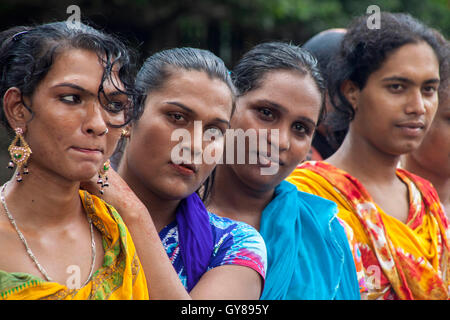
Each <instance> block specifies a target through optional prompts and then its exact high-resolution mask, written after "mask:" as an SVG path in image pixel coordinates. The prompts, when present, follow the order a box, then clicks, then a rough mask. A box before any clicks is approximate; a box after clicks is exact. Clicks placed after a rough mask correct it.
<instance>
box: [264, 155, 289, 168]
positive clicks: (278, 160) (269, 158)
mask: <svg viewBox="0 0 450 320" xmlns="http://www.w3.org/2000/svg"><path fill="white" fill-rule="evenodd" d="M261 158H262V159H264V160H266V161H268V163H267V166H269V165H270V164H278V165H280V166H284V161H282V160H281V159H275V158H271V157H267V156H265V155H262V154H258V160H259V159H261ZM258 162H259V161H258ZM261 165H263V166H264V165H266V164H261Z"/></svg>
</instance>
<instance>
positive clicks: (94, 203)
mask: <svg viewBox="0 0 450 320" xmlns="http://www.w3.org/2000/svg"><path fill="white" fill-rule="evenodd" d="M80 197H81V200H82V203H83V206H84V209H85V211H86V213H87V214H88V215H89V217H90V218H91V219H92V222H93V224H94V226H95V227H96V228H97V229H98V230H99V231H100V232H101V234H102V237H103V249H104V251H105V256H104V259H103V265H102V267H101V268H100V269H98V270H97V271H96V272H94V274H93V275H92V279H91V281H89V282H88V283H87V284H86V285H85V286H84V287H82V288H80V289H69V288H68V287H67V286H65V285H63V284H59V283H56V282H47V281H45V280H43V279H41V278H39V277H37V276H34V275H31V274H27V273H19V272H13V273H7V272H4V271H0V298H1V299H10V300H37V299H45V300H60V299H64V300H90V299H92V300H106V299H119V300H128V299H148V291H147V284H146V280H145V276H144V271H143V269H142V267H141V264H140V261H139V258H138V256H137V254H136V250H135V248H134V244H133V241H132V239H131V236H130V233H129V232H128V229H127V228H126V226H125V224H124V223H123V221H122V218H121V217H120V216H119V214H118V213H117V211H116V210H115V209H114V208H113V207H112V206H110V205H108V204H106V203H105V202H104V201H102V200H101V199H99V198H98V197H96V196H93V195H90V194H89V193H88V192H86V191H83V190H80ZM68 277H70V275H69V274H68Z"/></svg>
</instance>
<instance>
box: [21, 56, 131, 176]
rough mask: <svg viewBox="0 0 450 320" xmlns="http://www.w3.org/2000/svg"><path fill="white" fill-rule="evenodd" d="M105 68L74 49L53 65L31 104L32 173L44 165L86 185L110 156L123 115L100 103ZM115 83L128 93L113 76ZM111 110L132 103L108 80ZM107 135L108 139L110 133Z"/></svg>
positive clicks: (27, 136)
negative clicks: (105, 107)
mask: <svg viewBox="0 0 450 320" xmlns="http://www.w3.org/2000/svg"><path fill="white" fill-rule="evenodd" d="M103 70H104V67H103V65H102V64H101V63H100V62H99V58H98V56H97V54H96V53H94V52H91V51H87V50H81V49H71V50H66V51H63V52H62V53H60V54H58V55H57V57H56V59H55V60H54V63H53V65H52V67H51V69H50V70H49V72H48V73H47V75H46V76H45V77H44V79H43V80H42V81H41V82H40V83H39V84H38V86H37V87H36V89H35V92H34V93H33V95H32V97H31V99H28V98H26V97H25V101H26V103H27V104H28V105H29V106H30V107H31V109H32V110H33V117H32V119H31V120H30V121H29V122H28V123H27V124H26V132H25V139H26V141H27V142H28V144H29V145H30V148H31V150H32V155H31V157H30V160H29V167H30V172H33V170H34V169H33V167H32V166H34V167H36V166H39V167H42V168H44V169H45V170H47V171H48V172H53V173H56V174H58V175H60V176H63V177H65V178H66V179H69V180H73V181H82V180H86V179H89V178H91V177H92V176H94V175H95V174H96V173H97V171H98V170H99V168H100V167H101V165H102V164H103V163H104V162H105V161H106V160H107V159H108V158H109V157H110V156H111V154H112V153H113V151H114V148H115V146H116V143H117V141H118V139H119V137H120V129H115V128H112V127H108V126H107V122H109V123H112V124H121V123H123V121H124V114H123V112H119V113H110V112H107V111H105V110H104V109H103V108H102V106H101V105H100V103H99V100H98V98H97V92H98V88H99V86H100V84H101V79H102V75H103ZM113 78H114V79H115V80H114V83H115V84H116V86H118V87H119V88H123V86H122V85H121V83H120V81H119V80H118V78H117V77H116V75H114V74H113ZM103 85H104V91H105V93H106V95H107V96H108V97H109V98H110V100H111V101H112V104H111V105H110V106H117V105H119V104H126V103H127V102H128V98H127V96H126V95H124V94H121V93H120V92H119V91H118V90H117V89H116V88H115V87H114V86H113V84H112V83H111V82H110V81H109V82H108V81H105V82H104V83H103ZM107 128H108V129H109V132H108V133H107V134H104V132H105V130H106V129H107Z"/></svg>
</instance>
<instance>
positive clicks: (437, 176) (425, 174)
mask: <svg viewBox="0 0 450 320" xmlns="http://www.w3.org/2000/svg"><path fill="white" fill-rule="evenodd" d="M402 162H403V167H404V168H405V169H406V170H408V171H410V172H412V173H414V174H416V175H418V176H420V177H422V178H424V179H427V180H428V181H430V182H431V183H432V184H433V187H434V188H435V189H436V191H437V193H438V195H439V199H440V200H441V202H442V203H443V204H444V207H445V211H446V212H447V215H448V214H449V210H450V177H449V176H446V175H445V174H442V173H439V172H434V171H431V170H429V169H428V168H426V167H424V166H422V165H421V164H420V163H419V162H417V161H416V160H415V158H414V157H413V156H412V155H411V154H409V155H407V156H405V157H403V159H402Z"/></svg>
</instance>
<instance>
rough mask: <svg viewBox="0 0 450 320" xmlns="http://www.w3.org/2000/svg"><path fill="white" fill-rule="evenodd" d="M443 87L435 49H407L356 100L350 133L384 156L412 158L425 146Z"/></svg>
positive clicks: (391, 59) (396, 54)
mask: <svg viewBox="0 0 450 320" xmlns="http://www.w3.org/2000/svg"><path fill="white" fill-rule="evenodd" d="M438 87H439V62H438V60H437V57H436V55H435V53H434V51H433V49H432V48H431V47H430V46H429V45H428V44H427V43H425V42H419V43H414V44H406V45H404V46H402V47H400V48H399V49H397V50H395V51H394V52H393V53H391V55H389V56H388V58H387V59H386V61H385V62H384V63H383V65H382V66H381V68H380V69H378V70H376V71H375V72H373V73H372V74H371V75H370V76H369V77H368V79H367V83H366V85H365V87H364V88H363V89H362V90H356V91H355V92H354V95H353V96H350V99H349V101H351V99H352V98H353V99H354V100H353V101H354V103H353V106H354V107H355V108H356V113H355V118H354V120H353V121H352V122H351V124H350V130H351V131H353V132H354V133H355V134H356V135H357V136H358V137H363V139H366V140H367V141H369V144H372V145H373V146H375V148H377V149H379V150H382V152H384V153H388V154H391V155H395V156H399V155H401V154H404V153H408V152H410V151H412V150H414V149H416V148H417V147H418V146H419V145H420V143H421V142H422V140H423V138H424V137H425V133H426V132H427V130H428V128H429V126H430V124H431V122H432V120H433V117H434V114H435V112H436V109H437V105H438V95H437V89H438ZM347 98H348V96H347Z"/></svg>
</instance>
